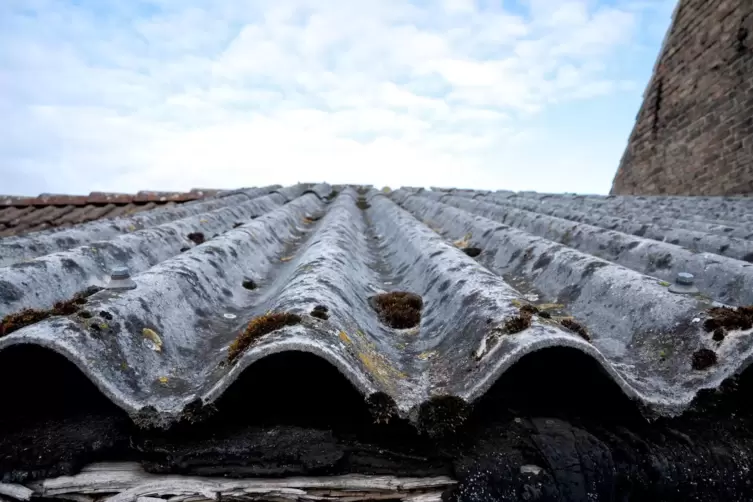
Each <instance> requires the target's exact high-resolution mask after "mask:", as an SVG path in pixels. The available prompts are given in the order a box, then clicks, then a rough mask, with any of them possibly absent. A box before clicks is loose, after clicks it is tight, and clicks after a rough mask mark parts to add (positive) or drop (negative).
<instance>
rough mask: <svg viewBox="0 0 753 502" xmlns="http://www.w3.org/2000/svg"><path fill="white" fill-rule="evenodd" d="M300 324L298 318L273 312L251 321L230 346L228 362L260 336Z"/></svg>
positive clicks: (294, 315)
mask: <svg viewBox="0 0 753 502" xmlns="http://www.w3.org/2000/svg"><path fill="white" fill-rule="evenodd" d="M300 322H301V317H300V316H298V315H296V314H290V313H287V312H273V313H270V314H265V315H262V316H259V317H257V318H255V319H252V320H251V322H250V323H248V326H246V329H245V330H244V331H243V332H242V333H241V334H239V335H238V337H237V338H236V339H235V341H233V343H231V344H230V348H229V349H228V354H227V359H228V362H231V363H232V362H233V361H235V360H236V359H237V358H238V357H239V356H240V355H241V354H243V352H245V351H246V349H248V348H249V347H250V346H251V344H252V343H254V342H255V341H256V340H258V339H259V338H261V337H262V336H264V335H266V334H269V333H271V332H273V331H277V330H278V329H281V328H284V327H285V326H293V325H296V324H299V323H300Z"/></svg>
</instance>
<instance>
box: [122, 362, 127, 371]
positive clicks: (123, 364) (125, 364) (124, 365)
mask: <svg viewBox="0 0 753 502" xmlns="http://www.w3.org/2000/svg"><path fill="white" fill-rule="evenodd" d="M120 369H123V370H127V369H128V363H127V362H125V361H123V362H122V363H120Z"/></svg>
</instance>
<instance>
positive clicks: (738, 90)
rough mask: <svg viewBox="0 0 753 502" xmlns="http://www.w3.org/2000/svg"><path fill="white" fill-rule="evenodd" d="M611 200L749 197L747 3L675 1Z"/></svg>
mask: <svg viewBox="0 0 753 502" xmlns="http://www.w3.org/2000/svg"><path fill="white" fill-rule="evenodd" d="M611 193H612V194H641V195H652V194H670V195H732V194H753V0H680V1H679V5H678V6H677V9H676V10H675V14H674V17H673V22H672V26H671V27H670V29H669V32H668V34H667V38H666V39H665V42H664V46H663V47H662V49H661V52H660V54H659V58H658V61H657V64H656V67H655V69H654V74H653V75H652V77H651V81H650V83H649V85H648V88H647V89H646V92H645V94H644V99H643V105H642V106H641V109H640V111H639V112H638V116H637V118H636V124H635V127H634V129H633V132H632V133H631V135H630V139H629V142H628V146H627V149H626V150H625V153H624V154H623V157H622V160H621V161H620V167H619V170H618V171H617V175H616V176H615V179H614V182H613V185H612V191H611Z"/></svg>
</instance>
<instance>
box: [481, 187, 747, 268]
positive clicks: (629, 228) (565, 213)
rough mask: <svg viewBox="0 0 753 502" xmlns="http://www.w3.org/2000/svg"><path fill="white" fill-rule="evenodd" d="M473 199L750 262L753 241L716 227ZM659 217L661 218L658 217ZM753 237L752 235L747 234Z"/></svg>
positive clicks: (528, 203) (566, 208)
mask: <svg viewBox="0 0 753 502" xmlns="http://www.w3.org/2000/svg"><path fill="white" fill-rule="evenodd" d="M474 200H481V201H484V202H491V203H494V204H497V205H500V206H502V207H513V208H518V209H524V210H526V211H533V212H535V213H541V214H548V215H550V216H556V217H558V218H564V219H567V220H571V221H577V222H581V223H587V224H589V225H594V226H597V227H601V228H605V229H607V230H617V231H619V232H624V233H628V234H633V235H637V236H639V237H645V238H647V239H652V240H655V241H661V242H669V243H670V244H676V245H678V246H682V247H685V248H687V249H690V250H692V251H699V252H700V251H705V252H708V253H714V254H718V255H720V256H726V257H729V258H734V259H737V260H744V261H748V262H753V241H750V240H746V239H741V238H738V237H732V236H729V235H728V232H724V231H723V230H721V229H720V231H719V232H715V233H711V232H704V231H699V230H689V229H685V228H674V227H672V226H671V222H670V221H666V220H665V221H662V220H661V219H660V220H658V221H652V222H650V223H643V222H638V221H636V220H635V219H634V218H624V217H620V216H615V215H614V214H612V213H606V212H603V211H598V210H588V211H579V210H576V209H572V208H571V207H569V206H567V205H565V204H554V205H553V204H544V203H538V202H534V201H523V200H519V201H518V203H517V204H510V203H508V202H503V201H501V200H499V199H496V198H494V197H490V196H480V197H474ZM660 218H661V217H660ZM751 235H752V236H753V234H751Z"/></svg>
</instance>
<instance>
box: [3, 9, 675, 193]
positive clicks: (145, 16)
mask: <svg viewBox="0 0 753 502" xmlns="http://www.w3.org/2000/svg"><path fill="white" fill-rule="evenodd" d="M675 3H676V0H516V1H512V0H436V1H432V0H415V1H408V0H150V1H147V0H0V194H17V195H37V194H39V193H43V192H44V193H71V194H73V193H75V194H85V193H88V192H90V191H108V192H137V191H139V190H189V189H191V188H238V187H247V186H264V185H269V184H282V185H287V184H292V183H296V182H319V181H327V182H329V183H333V184H335V183H359V184H373V185H375V186H377V187H382V186H390V187H392V188H396V187H399V186H424V187H429V186H442V187H459V188H479V189H487V190H498V189H505V190H535V191H538V192H577V193H597V194H598V193H600V194H605V193H608V191H609V189H610V187H611V183H612V179H613V177H614V174H615V172H616V170H617V167H618V165H619V161H620V157H621V156H622V153H623V151H624V149H625V146H626V145H627V139H628V136H629V134H630V131H631V129H632V127H633V124H634V121H635V116H636V114H637V112H638V109H639V107H640V103H641V97H642V94H643V91H644V89H645V87H646V85H647V83H648V80H649V77H650V75H651V71H652V69H653V66H654V63H655V60H656V56H657V54H658V51H659V48H660V46H661V42H662V39H663V37H664V33H665V32H666V30H667V28H668V26H669V22H670V18H671V13H672V10H673V8H674V5H675Z"/></svg>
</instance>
